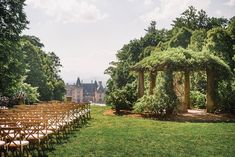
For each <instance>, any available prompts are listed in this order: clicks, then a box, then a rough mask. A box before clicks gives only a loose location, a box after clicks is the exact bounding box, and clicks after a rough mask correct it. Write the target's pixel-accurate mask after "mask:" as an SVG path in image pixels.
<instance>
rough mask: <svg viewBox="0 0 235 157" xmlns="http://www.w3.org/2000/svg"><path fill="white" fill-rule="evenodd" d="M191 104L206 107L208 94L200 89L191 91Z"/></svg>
mask: <svg viewBox="0 0 235 157" xmlns="http://www.w3.org/2000/svg"><path fill="white" fill-rule="evenodd" d="M190 98H191V104H192V106H193V108H199V109H205V108H206V95H205V94H203V93H202V92H200V91H190Z"/></svg>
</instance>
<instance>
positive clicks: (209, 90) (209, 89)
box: [206, 70, 215, 112]
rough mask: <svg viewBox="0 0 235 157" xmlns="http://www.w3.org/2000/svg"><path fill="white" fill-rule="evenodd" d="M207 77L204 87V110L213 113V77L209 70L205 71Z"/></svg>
mask: <svg viewBox="0 0 235 157" xmlns="http://www.w3.org/2000/svg"><path fill="white" fill-rule="evenodd" d="M206 75H207V86H206V110H207V112H213V111H214V104H215V103H214V99H213V98H214V96H213V94H214V91H213V89H214V76H213V72H212V71H210V70H207V71H206Z"/></svg>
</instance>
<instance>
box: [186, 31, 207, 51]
mask: <svg viewBox="0 0 235 157" xmlns="http://www.w3.org/2000/svg"><path fill="white" fill-rule="evenodd" d="M205 40H206V31H205V30H202V29H200V30H195V31H193V33H192V36H191V38H190V44H189V46H188V47H189V48H190V49H192V50H194V51H202V48H203V46H204V45H205Z"/></svg>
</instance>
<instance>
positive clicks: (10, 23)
mask: <svg viewBox="0 0 235 157" xmlns="http://www.w3.org/2000/svg"><path fill="white" fill-rule="evenodd" d="M24 2H25V0H1V2H0V18H1V20H0V42H2V41H3V40H8V41H16V40H17V39H19V35H20V33H21V32H22V30H24V29H25V28H26V25H27V24H28V23H29V22H28V21H27V19H26V15H25V13H24V11H23V7H24V6H25V3H24Z"/></svg>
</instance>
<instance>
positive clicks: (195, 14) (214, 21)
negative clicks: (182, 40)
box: [172, 6, 228, 30]
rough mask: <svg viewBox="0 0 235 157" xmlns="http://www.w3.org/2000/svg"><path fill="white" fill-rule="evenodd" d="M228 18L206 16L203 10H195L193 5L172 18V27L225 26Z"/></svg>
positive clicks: (202, 27) (208, 27) (193, 28)
mask: <svg viewBox="0 0 235 157" xmlns="http://www.w3.org/2000/svg"><path fill="white" fill-rule="evenodd" d="M227 22H228V20H227V19H226V18H223V17H222V18H215V17H208V15H207V14H206V12H205V11H204V10H199V11H197V9H196V8H194V7H193V6H189V7H188V9H187V10H185V11H184V12H183V13H182V14H181V16H180V17H177V18H176V19H175V20H173V24H172V26H173V28H182V27H186V28H189V29H191V30H196V29H206V30H209V29H212V28H215V27H225V26H226V25H227Z"/></svg>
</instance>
